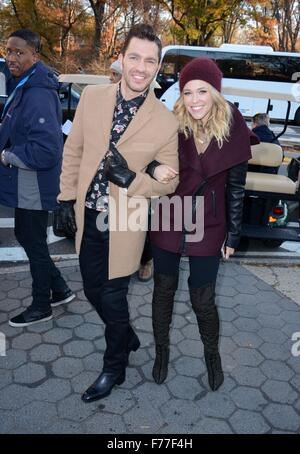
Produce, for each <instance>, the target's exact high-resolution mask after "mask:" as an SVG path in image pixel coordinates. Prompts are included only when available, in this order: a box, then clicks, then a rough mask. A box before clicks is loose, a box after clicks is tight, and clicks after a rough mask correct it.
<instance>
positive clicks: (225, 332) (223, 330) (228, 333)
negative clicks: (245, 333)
mask: <svg viewBox="0 0 300 454" xmlns="http://www.w3.org/2000/svg"><path fill="white" fill-rule="evenodd" d="M220 325H221V326H220V334H221V337H223V336H225V337H232V336H233V335H234V334H236V333H237V332H238V329H237V328H236V327H235V326H234V324H233V323H231V322H224V321H223V320H222V321H221V324H220Z"/></svg>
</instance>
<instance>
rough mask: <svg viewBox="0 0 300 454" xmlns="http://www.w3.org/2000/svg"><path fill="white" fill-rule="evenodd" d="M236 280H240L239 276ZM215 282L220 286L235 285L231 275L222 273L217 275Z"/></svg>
mask: <svg viewBox="0 0 300 454" xmlns="http://www.w3.org/2000/svg"><path fill="white" fill-rule="evenodd" d="M238 282H240V278H239V279H238ZM217 283H218V285H220V286H228V287H235V285H236V283H237V281H236V280H235V279H234V278H233V277H226V276H224V275H221V276H219V278H218V280H217Z"/></svg>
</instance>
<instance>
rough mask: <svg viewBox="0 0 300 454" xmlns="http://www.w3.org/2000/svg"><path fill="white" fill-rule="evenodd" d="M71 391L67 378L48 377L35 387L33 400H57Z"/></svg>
mask: <svg viewBox="0 0 300 454" xmlns="http://www.w3.org/2000/svg"><path fill="white" fill-rule="evenodd" d="M70 393H71V386H70V383H69V381H68V380H62V379H60V378H49V379H48V380H47V381H46V382H44V383H42V384H41V385H40V386H38V387H37V388H35V392H34V398H35V400H45V401H48V402H58V401H60V400H62V399H64V398H65V397H66V396H68V395H69V394H70Z"/></svg>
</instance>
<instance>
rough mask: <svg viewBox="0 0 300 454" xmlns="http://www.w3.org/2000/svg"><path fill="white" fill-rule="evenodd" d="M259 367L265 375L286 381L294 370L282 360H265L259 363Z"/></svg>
mask: <svg viewBox="0 0 300 454" xmlns="http://www.w3.org/2000/svg"><path fill="white" fill-rule="evenodd" d="M260 369H261V371H262V372H263V373H264V374H265V375H266V377H268V378H271V379H274V380H283V381H288V380H290V379H291V378H292V377H293V375H294V371H293V370H292V369H291V368H290V367H288V366H287V365H286V364H284V363H283V362H282V361H273V360H266V361H264V363H263V364H261V365H260Z"/></svg>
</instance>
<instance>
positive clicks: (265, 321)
mask: <svg viewBox="0 0 300 454" xmlns="http://www.w3.org/2000/svg"><path fill="white" fill-rule="evenodd" d="M257 321H258V323H260V325H261V326H263V327H264V328H278V329H280V328H282V327H283V325H284V320H282V318H281V317H280V315H267V314H260V315H259V316H258V317H257Z"/></svg>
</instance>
